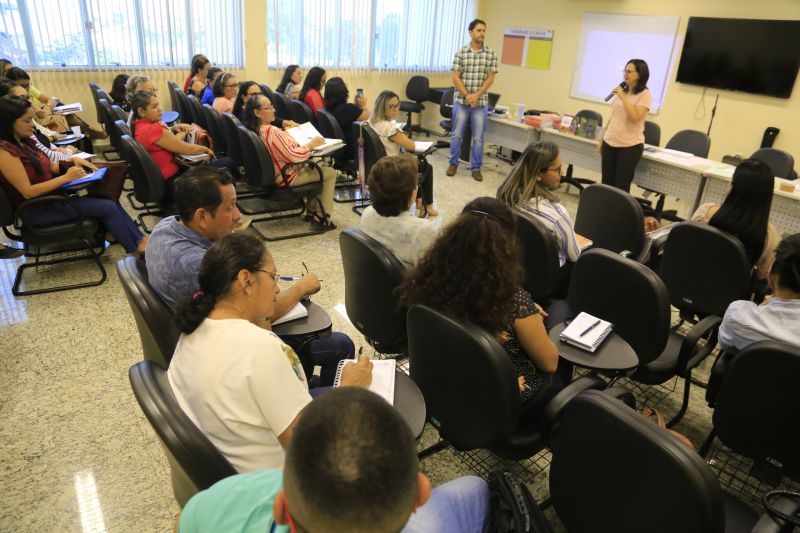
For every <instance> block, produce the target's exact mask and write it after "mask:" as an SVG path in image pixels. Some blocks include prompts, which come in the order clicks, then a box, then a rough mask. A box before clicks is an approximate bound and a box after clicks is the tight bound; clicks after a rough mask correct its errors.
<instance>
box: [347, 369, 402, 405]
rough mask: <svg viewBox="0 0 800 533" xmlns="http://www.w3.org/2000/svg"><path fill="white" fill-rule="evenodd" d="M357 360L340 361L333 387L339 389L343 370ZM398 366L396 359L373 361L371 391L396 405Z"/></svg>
mask: <svg viewBox="0 0 800 533" xmlns="http://www.w3.org/2000/svg"><path fill="white" fill-rule="evenodd" d="M355 362H356V360H355V359H342V360H341V361H339V368H337V369H336V378H335V379H334V380H333V386H334V387H338V386H339V381H341V379H342V370H343V369H344V367H345V366H346V365H349V364H353V363H355ZM396 367H397V364H396V362H395V360H394V359H373V360H372V383H370V386H369V390H371V391H372V392H374V393H375V394H377V395H378V396H380V397H381V398H383V399H384V400H386V401H387V402H389V403H390V404H392V405H394V378H395V369H396Z"/></svg>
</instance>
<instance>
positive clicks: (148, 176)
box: [120, 135, 164, 203]
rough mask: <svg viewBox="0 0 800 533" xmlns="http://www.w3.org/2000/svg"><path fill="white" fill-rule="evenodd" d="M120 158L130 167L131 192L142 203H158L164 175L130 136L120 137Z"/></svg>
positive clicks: (161, 196)
mask: <svg viewBox="0 0 800 533" xmlns="http://www.w3.org/2000/svg"><path fill="white" fill-rule="evenodd" d="M120 149H121V150H122V157H124V158H125V161H127V162H128V164H129V165H130V166H131V170H130V176H131V179H132V180H133V192H134V194H135V195H136V199H137V200H139V201H140V202H142V203H151V202H156V203H157V202H160V201H161V199H162V198H163V197H164V175H163V174H161V170H159V168H158V166H157V165H156V163H155V161H153V158H152V157H150V154H148V153H147V150H145V149H144V147H143V146H142V145H141V144H139V143H138V142H136V141H135V140H133V139H132V138H131V136H130V135H123V136H122V137H120Z"/></svg>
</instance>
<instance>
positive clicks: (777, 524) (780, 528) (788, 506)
mask: <svg viewBox="0 0 800 533" xmlns="http://www.w3.org/2000/svg"><path fill="white" fill-rule="evenodd" d="M772 506H773V507H774V508H775V509H776V510H778V511H780V512H782V513H783V514H786V515H789V516H792V515H794V514H795V513H797V512H798V511H800V499H797V498H789V497H782V498H779V499H777V500H775V501H773V502H772ZM794 527H795V526H794V525H793V524H788V523H786V521H785V520H781V519H780V518H773V517H772V516H771V515H770V514H769V512H766V513H764V515H763V516H762V517H761V519H760V520H759V521H758V522H756V525H755V527H753V529H751V530H750V531H751V533H791V532H792V531H793V530H794Z"/></svg>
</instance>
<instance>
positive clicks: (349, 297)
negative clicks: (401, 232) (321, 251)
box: [339, 228, 408, 353]
mask: <svg viewBox="0 0 800 533" xmlns="http://www.w3.org/2000/svg"><path fill="white" fill-rule="evenodd" d="M339 248H340V250H341V253H342V266H343V267H344V305H345V308H346V309H347V317H348V318H349V319H350V322H352V323H353V325H354V326H355V327H356V329H357V330H358V331H360V332H361V333H362V334H363V335H364V337H366V338H367V341H369V343H370V344H372V345H373V346H375V349H376V350H378V351H379V352H382V353H404V352H405V351H406V345H407V341H408V339H407V335H406V309H405V308H404V307H401V306H400V305H399V303H398V301H397V297H396V296H395V294H394V291H395V289H396V288H397V286H398V285H400V282H401V281H402V279H403V272H404V271H405V268H404V267H403V264H402V263H401V262H400V260H399V259H398V258H397V256H395V255H394V253H392V251H391V250H389V249H388V248H386V247H385V246H384V245H383V244H381V243H379V242H378V241H376V240H375V239H373V238H372V237H370V236H369V235H367V234H366V233H364V232H363V231H361V230H360V229H358V228H347V229H345V230H344V231H342V232H341V233H340V234H339Z"/></svg>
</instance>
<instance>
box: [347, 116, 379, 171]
mask: <svg viewBox="0 0 800 533" xmlns="http://www.w3.org/2000/svg"><path fill="white" fill-rule="evenodd" d="M359 129H360V131H361V135H363V137H364V172H365V173H366V175H367V176H369V172H370V170H372V165H374V164H375V163H377V162H378V161H379V160H380V159H383V158H384V157H386V147H385V146H384V145H383V143H382V142H381V138H380V137H379V136H378V133H377V132H376V131H375V130H373V129H372V126H370V125H369V122H362V123H360V124H359V123H358V122H354V123H353V139H358V138H359Z"/></svg>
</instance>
